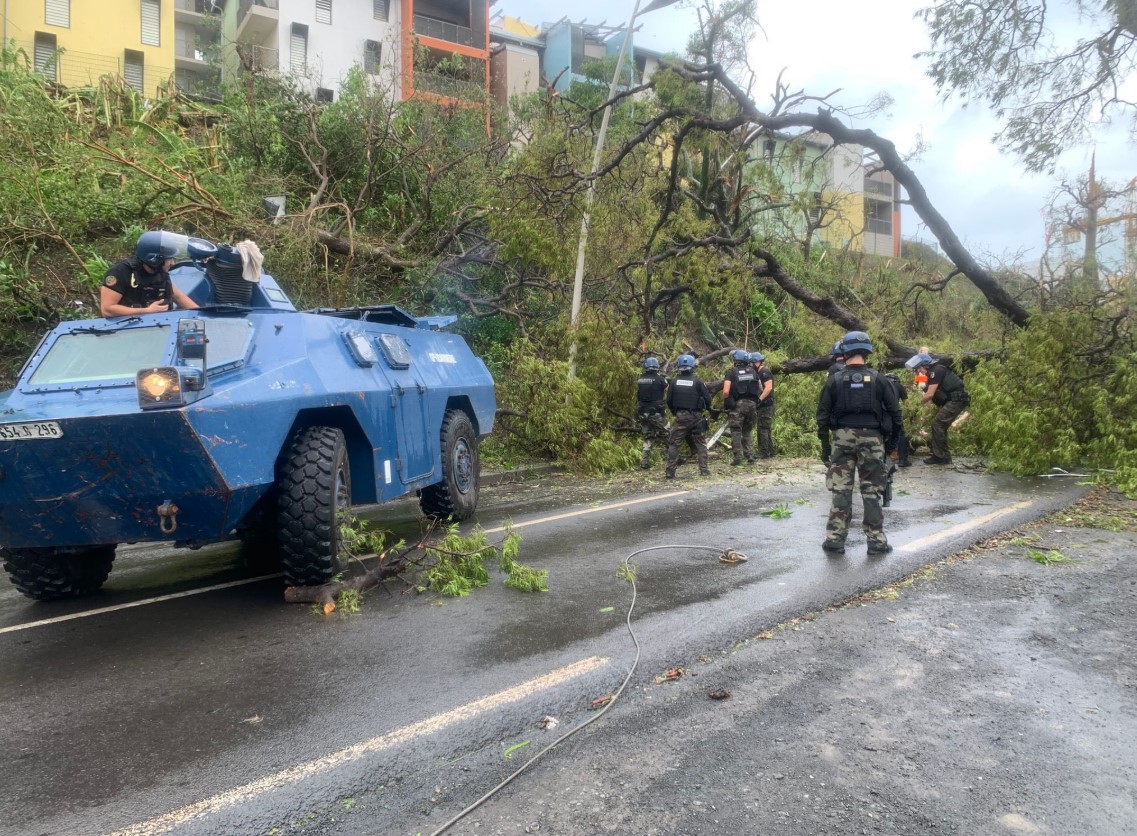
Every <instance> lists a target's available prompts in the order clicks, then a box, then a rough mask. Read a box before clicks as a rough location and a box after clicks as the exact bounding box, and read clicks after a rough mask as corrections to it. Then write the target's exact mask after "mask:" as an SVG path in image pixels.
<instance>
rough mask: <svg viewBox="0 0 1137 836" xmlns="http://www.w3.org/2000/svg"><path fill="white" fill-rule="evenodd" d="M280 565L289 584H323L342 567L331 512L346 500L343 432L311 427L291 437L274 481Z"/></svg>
mask: <svg viewBox="0 0 1137 836" xmlns="http://www.w3.org/2000/svg"><path fill="white" fill-rule="evenodd" d="M277 488H278V490H279V494H280V496H279V504H278V506H277V508H278V511H277V523H278V532H279V537H280V567H281V570H282V571H283V572H284V580H285V581H286V582H287V583H289V584H290V585H292V586H311V585H314V584H321V583H327V582H328V581H330V580H331V579H332V578H334V577H335V576H336V575H337V574H339V572H340V570H341V568H342V566H341V561H340V554H339V550H340V543H339V539H340V538H339V526H338V524H337V520H336V512H337V511H338V510H340V509H346V508H347V507H348V506H349V505H350V504H351V471H350V470H349V468H348V462H347V444H346V442H345V441H344V437H343V432H342V431H341V430H338V429H336V428H334V427H310V428H309V429H306V430H303V431H301V432H300V433H298V434H297V436H296V437H295V438H294V439H293V440H292V446H291V448H289V451H288V457H287V458H286V459H285V461H284V465H283V466H282V467H281V472H280V477H279V480H278V481H277Z"/></svg>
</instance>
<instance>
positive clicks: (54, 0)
mask: <svg viewBox="0 0 1137 836" xmlns="http://www.w3.org/2000/svg"><path fill="white" fill-rule="evenodd" d="M43 22H44V23H46V24H47V25H48V26H60V27H62V28H64V29H70V28H71V0H44V9H43Z"/></svg>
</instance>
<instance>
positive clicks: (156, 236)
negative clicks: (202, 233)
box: [134, 229, 181, 270]
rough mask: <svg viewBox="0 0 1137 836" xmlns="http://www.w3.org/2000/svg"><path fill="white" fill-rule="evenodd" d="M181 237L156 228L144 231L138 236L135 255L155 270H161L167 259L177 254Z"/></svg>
mask: <svg viewBox="0 0 1137 836" xmlns="http://www.w3.org/2000/svg"><path fill="white" fill-rule="evenodd" d="M180 237H181V236H178V235H175V234H174V233H172V232H161V231H159V230H155V229H152V230H150V231H149V232H143V233H142V234H141V235H139V236H138V244H136V245H135V247H134V255H135V257H136V258H137V259H138V260H139V261H141V262H142V263H143V264H149V265H150V266H151V267H153V268H154V269H155V270H161V269H162V265H164V264H165V263H166V259H168V258H175V257H176V256H177V254H178V239H179V238H180Z"/></svg>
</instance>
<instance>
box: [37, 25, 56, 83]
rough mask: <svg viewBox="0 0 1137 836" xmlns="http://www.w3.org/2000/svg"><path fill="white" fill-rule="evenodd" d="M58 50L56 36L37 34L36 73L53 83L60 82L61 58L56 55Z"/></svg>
mask: <svg viewBox="0 0 1137 836" xmlns="http://www.w3.org/2000/svg"><path fill="white" fill-rule="evenodd" d="M57 49H58V47H57V46H56V44H55V35H49V34H47V33H46V32H36V40H35V68H36V72H37V73H38V74H39V75H42V76H43V77H44V78H47V79H50V80H51V81H58V80H59V57H58V55H56V50H57Z"/></svg>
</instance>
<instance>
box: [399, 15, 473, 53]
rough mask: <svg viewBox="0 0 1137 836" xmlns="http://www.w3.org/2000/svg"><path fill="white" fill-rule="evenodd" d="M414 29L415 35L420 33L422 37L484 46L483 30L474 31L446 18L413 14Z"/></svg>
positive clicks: (471, 45)
mask: <svg viewBox="0 0 1137 836" xmlns="http://www.w3.org/2000/svg"><path fill="white" fill-rule="evenodd" d="M414 29H415V34H416V35H421V36H422V37H424V38H433V39H434V40H436V41H445V42H446V43H450V44H461V45H462V46H468V47H473V48H474V49H485V48H486V33H485V32H484V31H482V32H475V31H474V30H473V29H471V28H470V27H468V26H460V25H458V24H457V23H451V22H449V21H446V20H438V19H437V18H433V17H427V16H426V15H415V16H414Z"/></svg>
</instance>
